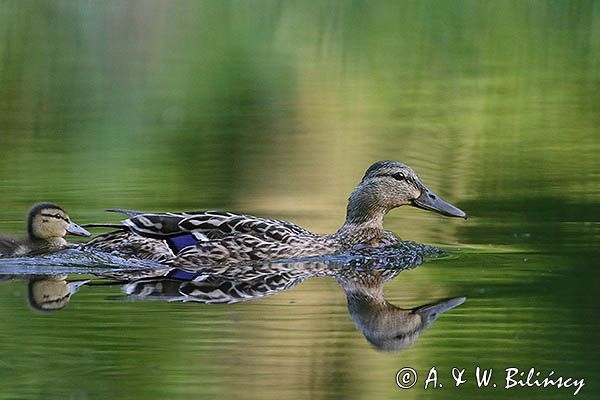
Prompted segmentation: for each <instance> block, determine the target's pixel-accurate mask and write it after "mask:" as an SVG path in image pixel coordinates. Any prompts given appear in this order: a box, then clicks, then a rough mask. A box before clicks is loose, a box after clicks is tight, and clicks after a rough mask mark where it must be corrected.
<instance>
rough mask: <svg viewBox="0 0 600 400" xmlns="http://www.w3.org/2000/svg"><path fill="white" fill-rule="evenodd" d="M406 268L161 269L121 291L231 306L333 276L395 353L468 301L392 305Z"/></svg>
mask: <svg viewBox="0 0 600 400" xmlns="http://www.w3.org/2000/svg"><path fill="white" fill-rule="evenodd" d="M408 267H412V266H406V267H405V268H402V267H387V268H373V269H371V268H367V269H364V268H361V269H356V268H355V267H351V266H347V265H339V264H331V263H325V262H279V263H263V264H254V265H253V264H246V265H239V264H238V265H233V266H228V267H226V268H225V267H224V268H222V269H221V270H220V271H217V272H214V271H213V273H205V272H202V271H199V272H191V271H186V270H182V269H170V270H163V271H162V274H163V276H161V277H157V276H152V277H146V278H138V279H134V280H132V281H130V282H128V283H126V284H125V285H124V286H123V291H124V293H125V294H126V295H127V296H126V297H125V298H122V299H128V300H162V301H181V302H190V301H192V302H199V303H205V304H216V303H221V304H222V303H228V304H230V303H237V302H240V301H248V300H256V299H259V298H262V297H265V296H270V295H273V294H276V293H279V292H281V291H283V290H287V289H290V288H292V287H294V286H296V285H297V284H299V283H300V282H302V281H304V280H306V279H308V278H313V277H333V278H335V279H336V280H337V282H338V283H339V284H340V286H341V287H342V289H343V290H344V293H345V294H346V298H347V302H348V311H349V313H350V317H351V318H352V320H353V321H354V323H355V325H356V327H357V329H358V330H359V331H360V332H361V333H362V334H363V335H364V336H365V338H366V339H367V340H368V341H369V342H370V343H371V344H372V345H373V346H374V347H375V348H377V349H379V350H384V351H395V350H401V349H404V348H406V347H408V346H410V345H412V344H413V343H414V342H415V341H416V339H417V338H418V337H419V334H420V333H421V332H422V331H423V330H424V329H425V328H427V327H428V326H429V325H430V324H431V323H432V322H433V321H435V320H436V319H437V318H438V317H439V315H440V314H442V313H444V312H446V311H449V310H451V309H453V308H455V307H457V306H459V305H461V304H462V303H464V301H465V300H466V298H464V297H457V298H452V299H446V300H441V301H438V302H435V303H431V304H426V305H423V306H420V307H416V308H412V309H402V308H399V307H397V306H395V305H393V304H391V303H389V302H388V301H387V300H386V299H385V297H384V291H383V285H384V283H385V282H387V281H389V280H391V279H393V278H395V277H396V276H397V275H398V274H399V273H400V272H401V271H402V270H403V269H406V268H408ZM138 276H139V275H138ZM120 277H121V279H123V278H124V276H123V275H121V276H120Z"/></svg>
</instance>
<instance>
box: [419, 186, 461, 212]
mask: <svg viewBox="0 0 600 400" xmlns="http://www.w3.org/2000/svg"><path fill="white" fill-rule="evenodd" d="M412 205H413V206H415V207H418V208H422V209H424V210H429V211H435V212H437V213H440V214H442V215H446V216H448V217H458V218H464V219H467V214H465V212H464V211H463V210H461V209H460V208H458V207H454V206H453V205H452V204H450V203H448V202H447V201H446V200H444V199H442V198H441V197H440V196H438V195H436V194H435V193H433V192H432V191H431V190H429V189H425V190H423V192H422V193H421V196H419V198H417V199H415V200H413V204H412Z"/></svg>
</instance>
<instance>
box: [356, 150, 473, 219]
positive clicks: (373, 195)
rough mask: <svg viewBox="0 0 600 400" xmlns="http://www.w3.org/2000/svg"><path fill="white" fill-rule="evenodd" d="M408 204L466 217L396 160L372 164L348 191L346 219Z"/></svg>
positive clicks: (364, 217)
mask: <svg viewBox="0 0 600 400" xmlns="http://www.w3.org/2000/svg"><path fill="white" fill-rule="evenodd" d="M403 205H411V206H414V207H418V208H422V209H425V210H430V211H435V212H437V213H440V214H442V215H446V216H449V217H459V218H467V214H465V213H464V212H463V211H462V210H460V209H459V208H457V207H455V206H453V205H452V204H450V203H448V202H447V201H445V200H443V199H442V198H441V197H439V196H438V195H437V194H435V193H434V192H433V191H432V190H431V189H429V188H428V187H427V186H426V185H425V184H424V183H423V182H421V180H420V179H419V177H418V176H417V174H416V173H415V171H413V170H412V169H411V168H410V167H408V166H406V165H404V164H402V163H400V162H397V161H378V162H376V163H375V164H373V165H371V166H370V167H369V169H367V172H365V176H364V177H363V179H362V181H361V182H360V183H359V184H358V186H357V187H356V188H355V189H354V191H353V192H352V194H351V195H350V199H349V202H348V214H347V219H348V220H349V221H351V222H365V221H367V220H370V219H373V218H376V217H379V216H381V217H383V215H385V214H386V213H387V212H388V211H390V210H392V209H394V208H396V207H400V206H403Z"/></svg>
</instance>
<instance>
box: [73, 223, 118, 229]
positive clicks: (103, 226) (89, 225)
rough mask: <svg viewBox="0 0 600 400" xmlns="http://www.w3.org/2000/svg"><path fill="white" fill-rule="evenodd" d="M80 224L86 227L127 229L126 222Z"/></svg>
mask: <svg viewBox="0 0 600 400" xmlns="http://www.w3.org/2000/svg"><path fill="white" fill-rule="evenodd" d="M80 226H82V227H86V228H115V229H127V227H126V226H125V225H124V224H81V225H80Z"/></svg>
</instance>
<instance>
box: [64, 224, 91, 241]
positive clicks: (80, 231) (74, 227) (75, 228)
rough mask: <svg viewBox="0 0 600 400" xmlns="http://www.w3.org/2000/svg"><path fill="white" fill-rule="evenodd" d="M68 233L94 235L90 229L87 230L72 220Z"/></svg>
mask: <svg viewBox="0 0 600 400" xmlns="http://www.w3.org/2000/svg"><path fill="white" fill-rule="evenodd" d="M67 234H69V235H75V236H86V237H87V236H92V234H91V233H89V232H88V231H86V230H85V229H83V228H82V227H80V226H79V225H77V224H75V223H73V222H70V223H69V226H68V227H67Z"/></svg>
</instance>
